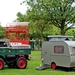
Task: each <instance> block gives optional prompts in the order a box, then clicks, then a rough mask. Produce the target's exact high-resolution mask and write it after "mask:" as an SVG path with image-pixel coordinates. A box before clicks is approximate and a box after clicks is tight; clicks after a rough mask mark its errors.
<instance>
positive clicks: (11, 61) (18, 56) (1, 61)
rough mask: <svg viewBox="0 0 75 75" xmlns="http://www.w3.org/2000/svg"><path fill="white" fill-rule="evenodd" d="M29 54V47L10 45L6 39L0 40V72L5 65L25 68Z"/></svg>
mask: <svg viewBox="0 0 75 75" xmlns="http://www.w3.org/2000/svg"><path fill="white" fill-rule="evenodd" d="M29 54H31V48H30V45H21V44H19V45H11V44H10V41H9V40H7V39H5V40H0V70H1V69H3V68H4V65H5V64H6V65H8V66H9V67H11V66H15V67H17V68H19V69H24V68H26V66H27V59H28V56H29Z"/></svg>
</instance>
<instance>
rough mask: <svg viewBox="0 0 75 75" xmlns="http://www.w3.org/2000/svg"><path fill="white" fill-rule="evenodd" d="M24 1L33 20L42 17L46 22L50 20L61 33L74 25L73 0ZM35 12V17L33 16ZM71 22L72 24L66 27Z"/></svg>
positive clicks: (74, 11) (74, 9) (74, 10)
mask: <svg viewBox="0 0 75 75" xmlns="http://www.w3.org/2000/svg"><path fill="white" fill-rule="evenodd" d="M24 2H26V3H27V4H28V5H29V6H30V7H29V8H30V11H31V12H32V13H33V14H32V18H33V20H35V19H37V20H38V19H39V18H40V17H41V18H43V20H44V21H46V23H47V22H50V23H51V24H54V25H55V26H56V27H58V28H60V33H61V35H64V34H65V32H66V31H67V30H68V29H71V27H72V26H74V22H75V6H72V4H73V2H74V0H24V1H23V3H24ZM38 12H39V13H38ZM41 12H43V13H42V14H41ZM35 14H36V17H37V18H36V17H34V15H35ZM43 15H46V16H43ZM39 16H40V17H39ZM71 23H72V25H71V26H69V27H67V25H68V24H71Z"/></svg>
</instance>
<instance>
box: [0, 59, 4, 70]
mask: <svg viewBox="0 0 75 75" xmlns="http://www.w3.org/2000/svg"><path fill="white" fill-rule="evenodd" d="M3 68H4V60H3V59H2V58H0V70H2V69H3Z"/></svg>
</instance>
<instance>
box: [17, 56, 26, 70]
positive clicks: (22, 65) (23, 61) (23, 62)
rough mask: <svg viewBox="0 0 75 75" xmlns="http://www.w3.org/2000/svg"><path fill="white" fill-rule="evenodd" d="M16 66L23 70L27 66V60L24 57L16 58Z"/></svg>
mask: <svg viewBox="0 0 75 75" xmlns="http://www.w3.org/2000/svg"><path fill="white" fill-rule="evenodd" d="M16 66H17V67H18V68H19V69H25V68H26V66H27V60H26V59H25V58H24V57H20V58H18V60H17V62H16Z"/></svg>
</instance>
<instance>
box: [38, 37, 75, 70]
mask: <svg viewBox="0 0 75 75" xmlns="http://www.w3.org/2000/svg"><path fill="white" fill-rule="evenodd" d="M47 38H48V41H43V43H42V52H41V60H42V64H43V66H41V67H38V68H37V69H41V70H42V69H45V68H47V67H48V66H51V68H52V69H56V68H57V66H60V67H66V68H75V41H72V38H73V36H48V37H47Z"/></svg>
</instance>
